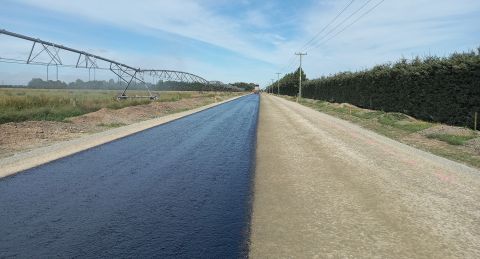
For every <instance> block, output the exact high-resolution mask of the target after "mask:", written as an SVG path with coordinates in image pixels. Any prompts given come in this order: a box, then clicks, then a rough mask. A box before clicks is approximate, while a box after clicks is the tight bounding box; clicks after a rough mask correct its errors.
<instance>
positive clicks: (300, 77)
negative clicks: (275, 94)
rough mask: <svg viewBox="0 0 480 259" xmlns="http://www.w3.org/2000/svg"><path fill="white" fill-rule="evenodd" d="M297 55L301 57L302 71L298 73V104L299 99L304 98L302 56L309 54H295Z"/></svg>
mask: <svg viewBox="0 0 480 259" xmlns="http://www.w3.org/2000/svg"><path fill="white" fill-rule="evenodd" d="M295 55H298V56H300V70H299V71H298V72H299V84H298V96H297V103H298V99H301V98H302V56H305V55H307V52H305V53H302V52H297V53H295Z"/></svg>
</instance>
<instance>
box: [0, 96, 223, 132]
mask: <svg viewBox="0 0 480 259" xmlns="http://www.w3.org/2000/svg"><path fill="white" fill-rule="evenodd" d="M118 94H119V92H118V91H115V90H74V89H72V90H63V89H25V88H0V124H1V123H7V122H20V121H27V120H50V121H63V120H64V119H65V118H68V117H72V116H78V115H82V114H85V113H89V112H94V111H97V110H99V109H101V108H111V109H120V108H123V107H127V106H134V105H141V104H147V103H149V102H151V101H150V100H148V99H128V100H121V101H119V100H117V99H116V96H117V95H118ZM128 94H129V95H132V96H133V95H143V96H144V95H146V92H145V91H129V92H128ZM154 94H156V95H158V96H159V99H158V100H156V102H169V101H178V100H181V99H183V98H192V97H197V96H207V97H209V96H212V97H213V96H214V93H203V94H200V93H198V92H154Z"/></svg>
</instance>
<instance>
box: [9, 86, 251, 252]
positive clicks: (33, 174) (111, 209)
mask: <svg viewBox="0 0 480 259" xmlns="http://www.w3.org/2000/svg"><path fill="white" fill-rule="evenodd" d="M258 103H259V101H258V96H257V95H249V96H246V97H242V98H240V99H237V100H234V101H232V102H229V103H226V104H223V105H220V106H217V107H214V108H211V109H209V110H206V111H203V112H200V113H196V114H193V115H191V116H188V117H185V118H182V119H179V120H177V121H173V122H171V123H168V124H165V125H161V126H158V127H155V128H152V129H149V130H146V131H142V132H139V133H137V134H134V135H130V136H128V137H126V138H123V139H119V140H117V141H114V142H111V143H108V144H105V145H101V146H98V147H95V148H92V149H90V150H87V151H84V152H81V153H78V154H75V155H73V156H69V157H66V158H64V159H60V160H56V161H54V162H51V163H48V164H45V165H42V166H39V167H37V168H33V169H30V170H28V171H26V172H22V173H19V174H17V175H14V176H11V177H6V178H3V179H1V180H0V257H2V258H3V257H11V256H14V257H22V258H24V257H34V258H52V257H62V258H69V257H129V258H131V257H134V258H143V257H157V258H165V257H177V258H178V257H180V258H201V257H208V258H235V257H242V256H244V255H245V252H246V247H247V243H246V240H248V235H249V227H248V226H249V220H250V207H251V205H250V200H251V176H252V174H253V170H254V159H255V141H256V127H257V113H258Z"/></svg>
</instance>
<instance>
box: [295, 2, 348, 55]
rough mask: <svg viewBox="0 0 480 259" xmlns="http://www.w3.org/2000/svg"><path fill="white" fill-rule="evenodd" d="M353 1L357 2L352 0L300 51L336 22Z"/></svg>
mask: <svg viewBox="0 0 480 259" xmlns="http://www.w3.org/2000/svg"><path fill="white" fill-rule="evenodd" d="M353 2H355V0H351V1H350V2H349V3H348V4H347V5H346V6H345V7H344V8H343V9H342V10H341V11H340V12H339V13H338V14H337V15H336V16H335V18H333V19H332V20H331V21H330V22H329V23H328V24H327V25H325V26H324V27H323V28H322V30H320V31H319V32H318V33H317V34H315V36H313V38H311V39H310V40H309V41H308V42H307V43H305V44H304V45H303V46H302V47H301V48H300V51H302V50H303V49H304V48H306V47H307V46H308V45H310V44H311V43H312V42H314V41H315V40H316V39H317V38H318V37H319V36H320V35H321V34H322V32H324V31H325V30H326V29H327V28H328V26H330V25H332V23H334V22H335V21H336V20H337V19H338V17H340V15H342V14H343V13H344V12H345V11H346V10H347V9H348V7H350V5H352V4H353Z"/></svg>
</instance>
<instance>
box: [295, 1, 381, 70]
mask: <svg viewBox="0 0 480 259" xmlns="http://www.w3.org/2000/svg"><path fill="white" fill-rule="evenodd" d="M371 1H372V0H368V1H366V2H365V3H364V4H363V5H362V6H360V7H359V8H357V9H356V10H355V11H354V12H353V13H351V14H350V15H349V16H347V17H346V18H345V19H343V20H342V21H341V22H340V23H339V24H337V25H336V26H334V27H333V28H332V29H331V30H330V31H328V32H327V33H326V34H325V35H323V36H322V37H321V38H320V39H319V40H318V43H317V44H316V45H314V46H312V47H311V48H313V49H315V48H318V47H319V46H321V45H322V44H325V43H327V42H329V41H330V40H332V39H333V38H335V37H336V36H338V35H339V34H340V33H342V32H344V31H345V30H346V29H348V28H349V27H351V26H352V25H354V24H355V23H357V22H358V21H359V20H360V19H362V18H363V17H365V16H366V15H367V14H369V13H370V12H372V11H373V10H374V9H376V8H377V7H378V6H379V5H380V4H382V3H383V2H384V1H385V0H381V1H380V2H378V3H377V4H376V5H374V6H373V7H372V8H370V9H369V10H367V11H366V12H365V13H363V14H361V15H360V16H359V17H357V19H355V20H354V21H353V22H351V23H350V24H348V25H347V26H345V27H343V28H342V29H341V30H340V31H338V32H336V33H335V34H334V35H333V36H331V37H329V38H328V39H327V40H325V41H324V39H325V38H326V37H327V36H329V35H330V34H331V33H332V32H334V31H335V30H336V29H337V28H339V27H340V26H341V25H343V24H344V23H345V22H347V21H348V20H350V18H352V17H353V16H354V15H355V14H357V13H358V12H360V11H361V10H362V9H363V8H365V6H367V5H368V4H369V3H370V2H371ZM350 5H351V2H350V3H349V4H347V6H346V7H347V8H348V7H349V6H350ZM344 10H346V8H344V9H343V10H342V11H341V13H343V12H344ZM334 20H336V19H334ZM327 27H328V26H327ZM310 41H311V40H310ZM310 41H309V42H310ZM305 45H307V44H305ZM293 62H294V60H293V61H291V62H290V63H289V65H288V66H287V69H289V68H290V67H291V66H292V64H293Z"/></svg>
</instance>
